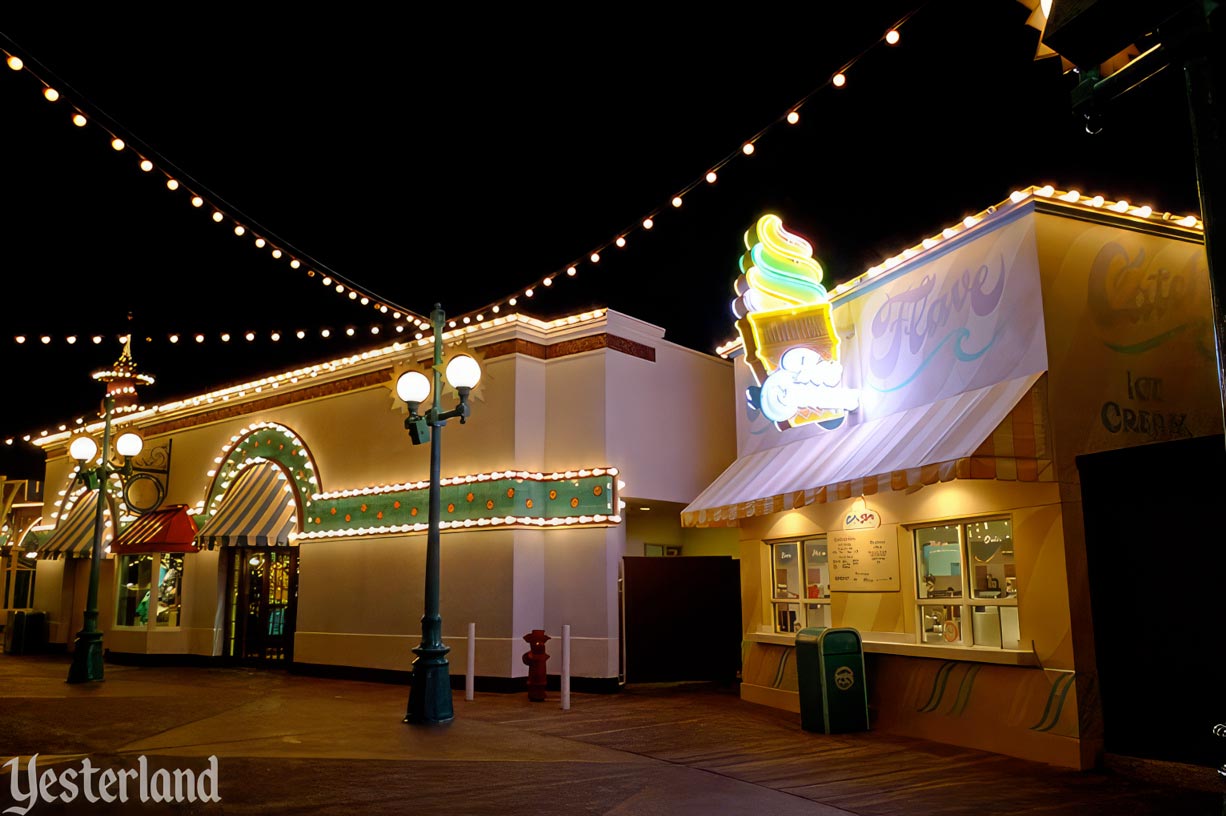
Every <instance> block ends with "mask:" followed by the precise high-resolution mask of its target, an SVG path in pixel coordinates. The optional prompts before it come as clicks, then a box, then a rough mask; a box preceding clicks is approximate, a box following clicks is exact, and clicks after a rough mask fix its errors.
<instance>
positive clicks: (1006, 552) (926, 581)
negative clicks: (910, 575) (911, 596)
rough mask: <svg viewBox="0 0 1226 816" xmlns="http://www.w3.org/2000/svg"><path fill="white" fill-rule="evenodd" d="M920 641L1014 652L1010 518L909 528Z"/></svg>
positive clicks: (1015, 624) (1017, 637) (1014, 577)
mask: <svg viewBox="0 0 1226 816" xmlns="http://www.w3.org/2000/svg"><path fill="white" fill-rule="evenodd" d="M913 532H914V535H915V560H916V573H915V574H916V577H917V579H918V586H917V587H916V598H917V601H916V616H917V619H918V623H919V640H920V642H921V643H935V644H957V645H962V646H986V647H994V648H997V649H1017V648H1019V641H1020V635H1019V630H1018V620H1017V573H1016V571H1015V568H1014V559H1013V522H1012V520H1011V519H1007V518H1004V519H1001V518H992V519H980V520H970V521H961V522H950V523H948V524H940V525H933V526H930V527H918V528H915V529H914V531H913Z"/></svg>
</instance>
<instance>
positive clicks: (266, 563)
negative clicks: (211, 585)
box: [226, 547, 298, 665]
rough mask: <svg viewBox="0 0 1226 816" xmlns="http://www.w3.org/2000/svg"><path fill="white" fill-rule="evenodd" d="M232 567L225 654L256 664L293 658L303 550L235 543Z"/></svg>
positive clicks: (227, 595)
mask: <svg viewBox="0 0 1226 816" xmlns="http://www.w3.org/2000/svg"><path fill="white" fill-rule="evenodd" d="M229 572H230V577H229V581H228V585H227V591H226V599H227V603H226V656H227V657H230V658H233V659H234V660H236V661H239V662H242V663H251V664H257V665H287V664H289V663H290V662H291V661H292V660H293V659H294V619H295V617H296V616H297V611H298V551H297V550H296V549H262V548H261V549H257V548H247V547H240V548H234V549H231V550H230V571H229Z"/></svg>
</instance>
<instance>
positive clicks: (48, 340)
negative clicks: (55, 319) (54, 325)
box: [39, 334, 51, 346]
mask: <svg viewBox="0 0 1226 816" xmlns="http://www.w3.org/2000/svg"><path fill="white" fill-rule="evenodd" d="M39 339H40V340H42V343H43V345H44V346H47V345H50V344H51V338H50V337H48V336H47V335H45V334H44V335H43V336H42V337H40V338H39Z"/></svg>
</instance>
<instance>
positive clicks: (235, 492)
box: [196, 462, 298, 550]
mask: <svg viewBox="0 0 1226 816" xmlns="http://www.w3.org/2000/svg"><path fill="white" fill-rule="evenodd" d="M297 526H298V500H297V493H296V492H295V488H294V483H293V482H292V481H290V479H289V477H288V476H286V475H285V473H284V471H282V470H281V469H280V468H279V467H277V465H275V464H273V463H272V462H256V463H255V464H253V465H248V466H247V467H246V468H245V469H244V470H243V471H242V472H241V473H239V475H238V478H237V479H236V480H235V482H234V484H233V485H231V486H230V488H229V490H227V491H226V494H225V498H224V499H222V502H221V506H220V507H218V508H217V512H216V513H214V514H213V517H212V518H210V519H209V520H208V521H206V522H205V523H204V526H203V527H201V528H200V532H199V533H198V534H197V535H196V541H197V543H199V544H203V545H204V546H206V547H208V548H209V549H210V550H211V549H213V547H215V546H216V545H218V544H220V545H221V546H223V547H227V546H228V547H275V546H285V545H288V544H292V543H294V542H292V541H291V540H290V533H292V532H294V531H295V529H297Z"/></svg>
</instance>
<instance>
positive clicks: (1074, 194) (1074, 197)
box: [1060, 190, 1081, 204]
mask: <svg viewBox="0 0 1226 816" xmlns="http://www.w3.org/2000/svg"><path fill="white" fill-rule="evenodd" d="M1060 200H1061V201H1067V202H1069V203H1070V204H1076V203H1077V202H1078V201H1080V200H1081V193H1080V192H1078V191H1077V190H1069V191H1068V192H1067V193H1065V194H1064V195H1062V196H1060Z"/></svg>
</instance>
